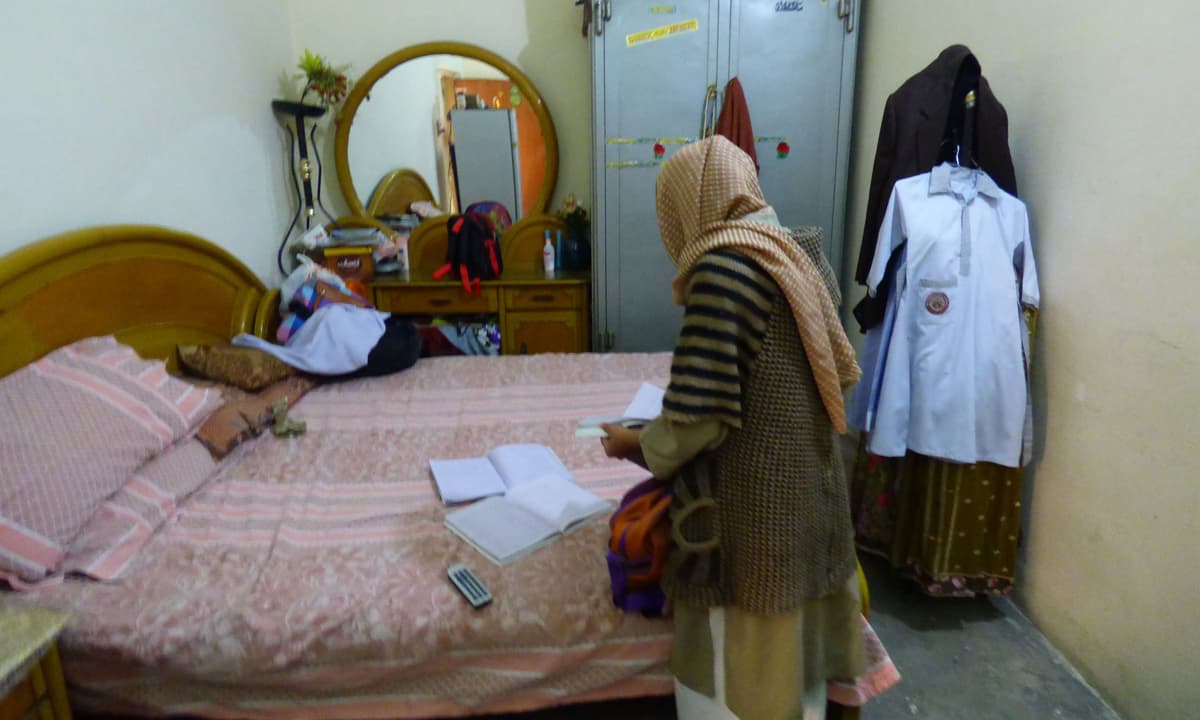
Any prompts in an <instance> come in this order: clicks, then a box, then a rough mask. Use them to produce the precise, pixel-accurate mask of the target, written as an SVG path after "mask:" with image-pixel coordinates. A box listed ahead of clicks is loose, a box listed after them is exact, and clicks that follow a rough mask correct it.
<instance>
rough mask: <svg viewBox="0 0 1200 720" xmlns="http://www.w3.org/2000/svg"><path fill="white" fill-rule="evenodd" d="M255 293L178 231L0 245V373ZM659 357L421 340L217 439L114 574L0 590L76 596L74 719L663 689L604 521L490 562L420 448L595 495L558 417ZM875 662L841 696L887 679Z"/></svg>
mask: <svg viewBox="0 0 1200 720" xmlns="http://www.w3.org/2000/svg"><path fill="white" fill-rule="evenodd" d="M276 298H277V295H273V294H272V293H271V291H269V290H267V289H266V288H265V287H264V286H263V284H262V283H261V282H260V281H259V280H258V279H257V278H256V277H255V276H254V275H253V274H252V273H251V272H250V271H249V270H248V269H247V268H246V267H245V266H244V265H242V263H240V262H239V261H238V260H236V259H235V258H233V257H232V256H231V255H229V254H228V253H226V252H224V251H223V250H220V249H219V248H216V247H215V246H213V245H211V244H210V243H208V242H206V241H204V240H202V239H200V238H198V237H195V236H192V235H187V234H184V233H179V232H176V231H172V230H168V229H165V228H159V227H149V226H130V225H125V226H111V227H101V228H93V229H88V230H81V231H78V232H72V233H66V234H64V235H60V236H57V237H53V238H50V239H48V240H45V241H42V242H39V243H35V244H32V245H30V246H27V247H25V248H22V249H20V250H18V251H16V252H14V253H12V254H10V255H8V256H7V257H3V258H0V338H3V340H2V341H0V342H2V343H3V347H4V352H3V353H0V355H2V357H0V375H3V374H7V373H9V372H12V371H13V370H14V369H17V368H19V367H20V366H22V365H24V364H26V363H28V362H30V361H32V360H34V359H36V358H38V357H40V356H41V355H43V354H45V353H46V352H48V351H50V350H53V349H55V348H56V347H59V346H62V345H64V344H67V343H70V342H72V341H74V340H78V339H81V338H84V337H88V336H94V335H102V334H109V333H112V334H115V335H116V336H117V337H118V338H119V339H121V340H122V341H124V342H125V343H127V344H129V345H132V346H133V347H134V348H135V349H137V350H138V351H139V352H141V353H143V354H145V355H147V356H153V357H165V358H171V356H172V354H173V353H172V350H173V348H174V347H175V345H176V344H177V343H182V342H189V343H191V342H210V343H211V342H221V341H225V340H227V339H228V338H230V337H231V336H232V335H234V334H237V333H240V332H257V333H258V334H260V335H265V334H266V331H267V330H268V329H269V328H270V327H271V325H272V323H273V322H274V316H275V304H276ZM669 366H670V356H669V355H668V354H656V355H615V354H577V355H553V354H551V355H537V356H519V357H500V358H433V359H429V360H423V361H421V362H419V363H418V364H417V366H415V367H414V368H412V369H411V370H408V371H405V372H404V373H400V374H398V375H393V376H388V377H385V378H372V379H360V380H353V381H348V382H343V383H334V384H328V385H324V386H321V387H318V388H317V389H316V390H314V391H312V392H311V393H309V395H307V396H306V397H305V398H304V399H303V400H302V401H301V402H300V403H299V405H298V406H297V407H296V408H294V414H296V415H298V416H300V417H301V418H302V419H305V420H306V421H307V422H308V433H307V434H306V435H305V436H303V437H301V438H299V439H296V440H290V441H289V440H280V439H277V438H274V437H273V436H271V435H270V434H269V433H267V434H264V435H263V436H261V437H259V438H257V439H255V440H252V441H250V442H248V443H247V444H245V445H243V446H242V447H240V448H238V449H237V450H236V451H235V452H234V453H233V454H232V455H230V456H229V457H227V458H226V459H225V460H224V461H222V462H221V464H220V465H219V466H218V468H217V470H216V472H215V474H214V475H213V477H212V478H211V479H210V481H209V482H208V484H206V485H205V486H203V487H202V488H201V489H200V490H198V491H197V492H196V493H195V495H193V496H192V497H191V498H189V499H188V500H186V501H185V502H184V503H183V504H182V505H181V513H180V514H179V516H178V517H177V519H175V520H173V521H171V522H168V523H167V524H166V525H165V526H164V527H163V528H162V529H161V530H160V531H159V532H158V533H157V534H155V535H154V536H153V537H151V539H150V540H149V541H148V542H147V544H146V545H145V546H144V547H143V548H142V549H141V550H140V551H139V552H138V555H137V556H136V557H135V558H134V560H133V562H132V564H131V565H130V566H129V568H128V569H127V570H126V572H125V573H124V574H122V576H121V577H119V578H118V579H117V580H116V581H113V582H104V583H99V582H92V581H86V580H79V579H73V578H68V579H66V580H64V581H62V582H58V583H53V584H49V586H48V587H46V588H45V589H39V590H37V591H35V592H32V593H24V594H12V593H9V594H5V593H0V604H4V603H32V604H37V605H45V606H49V607H55V608H58V609H62V610H66V611H68V612H71V613H72V614H73V619H72V621H71V623H70V625H69V626H68V628H67V630H66V632H65V633H64V635H63V636H62V638H61V641H60V648H61V652H62V657H63V664H64V668H65V672H66V678H67V683H68V686H69V688H70V691H71V695H72V702H73V703H75V704H76V709H77V710H80V709H81V710H85V711H88V712H93V713H105V714H117V715H143V716H161V715H178V714H184V715H193V716H204V717H222V718H225V717H228V718H233V717H261V718H283V717H286V718H312V719H316V718H385V717H386V718H429V717H450V716H466V715H477V714H486V713H495V712H513V711H526V710H533V709H538V708H544V707H550V706H555V705H563V704H568V703H577V702H585V701H598V700H610V699H618V698H631V697H641V696H648V695H665V694H669V693H670V692H671V688H672V681H671V676H670V673H669V671H668V669H667V658H668V654H669V650H670V643H671V634H670V624H669V622H667V621H664V620H653V619H648V618H644V617H641V616H639V615H635V614H626V613H622V612H620V611H618V610H616V609H615V608H614V607H613V605H612V602H611V598H610V591H609V585H608V572H607V567H606V565H605V560H604V553H603V548H604V546H605V545H606V542H607V534H608V533H607V526H606V525H605V524H604V523H593V524H590V525H588V526H585V527H584V528H582V529H580V530H579V531H577V532H573V533H571V534H569V535H568V536H565V537H563V538H560V539H559V540H557V541H556V542H554V543H552V544H551V545H549V546H547V547H545V548H542V549H541V550H539V551H537V552H535V553H533V554H532V555H530V556H528V557H527V558H524V559H522V560H521V561H518V562H516V563H513V564H511V565H507V566H504V567H497V566H493V565H490V564H489V563H488V562H487V561H486V560H485V559H483V557H482V556H480V555H478V554H477V553H476V552H475V551H473V550H472V549H471V548H470V547H468V546H467V545H466V544H465V543H463V542H461V541H459V540H457V539H456V538H454V537H453V536H452V535H451V534H450V533H449V532H448V531H446V530H445V528H444V527H443V526H442V519H443V517H444V514H445V512H446V508H445V507H444V506H443V505H442V504H441V503H440V501H439V500H438V498H437V496H436V493H435V491H434V489H433V487H432V483H431V480H430V476H429V472H428V467H427V463H428V460H429V458H431V457H472V456H482V455H484V454H486V453H487V452H488V450H490V449H491V448H492V447H495V446H496V445H499V444H504V443H513V442H541V443H544V444H547V445H549V446H550V447H552V448H553V449H554V451H555V452H556V453H557V454H558V455H559V456H560V457H561V458H562V459H563V461H564V463H565V464H566V465H567V467H568V468H570V469H571V471H572V472H573V473H574V475H575V477H576V479H577V481H578V482H579V483H580V484H581V485H582V486H583V487H585V488H588V489H589V490H591V491H592V492H594V493H596V494H598V495H601V496H602V497H606V498H608V499H610V500H613V501H615V500H617V499H619V498H620V497H621V495H622V494H623V493H624V492H625V491H626V490H627V489H628V488H629V487H631V486H632V485H634V484H636V483H637V482H639V481H640V480H642V479H644V478H645V476H646V475H645V472H644V471H643V470H641V469H640V468H638V467H636V466H634V465H632V464H630V463H622V462H618V461H613V460H611V459H608V458H606V457H604V454H603V452H602V450H601V449H600V447H599V444H598V443H595V442H587V443H585V442H581V441H579V440H577V439H576V438H575V437H574V429H575V425H576V423H577V421H578V418H579V417H581V416H586V415H601V414H614V415H615V414H618V413H619V412H620V411H621V408H622V407H623V406H624V405H625V403H626V402H627V401H628V398H629V397H630V396H632V394H633V392H634V391H635V390H636V388H637V387H638V386H639V385H640V383H641V382H642V381H645V380H649V381H652V382H659V383H662V382H665V380H666V377H667V375H668V372H669ZM454 563H465V564H467V565H468V566H469V567H471V568H472V569H473V570H474V571H475V572H476V573H477V574H478V575H479V576H480V578H481V579H482V580H483V582H484V583H485V584H486V585H487V586H488V587H489V589H491V590H492V592H493V594H494V595H495V596H496V602H494V603H493V604H492V605H491V606H489V608H487V609H486V610H484V611H482V612H475V611H472V610H471V609H470V608H469V607H468V606H467V605H466V603H464V602H462V600H461V598H459V597H458V596H457V595H456V594H455V593H454V591H453V590H452V589H451V587H450V585H449V583H448V582H447V581H446V580H445V577H444V573H445V568H446V567H448V566H449V565H451V564H454ZM860 577H861V575H860ZM871 637H872V638H874V635H873V633H872V634H871ZM874 642H875V643H876V645H878V642H877V640H874ZM877 656H878V657H877V659H878V663H877V665H876V666H873V668H872V672H871V675H869V676H867V677H866V678H865V679H860V680H859V682H858V683H857V684H848V685H846V686H845V687H844V688H841V689H840V692H841V693H842V694H841V695H840V697H843V698H845V697H850V698H854V697H859V698H860V699H861V698H862V697H868V696H870V695H871V694H873V693H875V692H877V691H880V690H882V689H885V688H886V687H887V686H890V684H891V683H894V682H895V669H894V667H892V666H891V663H890V660H888V659H887V657H886V654H884V653H882V648H881V646H880V647H879V652H878V653H877ZM864 692H865V693H866V694H865V695H863V693H864ZM830 697H831V699H836V696H835V688H834V687H833V684H831V695H830Z"/></svg>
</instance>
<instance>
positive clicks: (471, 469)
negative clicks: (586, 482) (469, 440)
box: [429, 445, 610, 565]
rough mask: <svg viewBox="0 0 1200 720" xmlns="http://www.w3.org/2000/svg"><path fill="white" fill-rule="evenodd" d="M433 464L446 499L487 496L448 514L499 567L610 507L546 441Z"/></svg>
mask: <svg viewBox="0 0 1200 720" xmlns="http://www.w3.org/2000/svg"><path fill="white" fill-rule="evenodd" d="M429 466H430V468H431V469H432V470H433V477H434V480H435V482H436V483H437V486H438V491H439V492H440V493H441V494H442V500H444V501H445V502H447V503H455V502H464V501H467V500H474V499H476V498H481V497H482V498H485V499H484V500H482V501H480V502H478V503H475V504H474V505H471V506H469V507H465V508H462V509H461V510H455V511H454V512H452V513H450V514H448V515H446V527H448V528H450V530H451V531H452V532H454V533H455V534H456V535H458V536H459V537H461V538H462V539H463V540H465V541H467V542H468V543H469V544H470V545H471V546H472V547H474V548H475V549H476V550H478V551H479V552H481V553H483V554H484V555H485V556H486V557H487V558H488V559H489V560H491V561H492V562H494V563H496V564H498V565H504V564H505V563H508V562H512V561H513V560H516V559H517V558H519V557H521V556H522V555H525V554H526V553H528V552H530V551H532V550H535V549H537V548H539V547H541V546H542V545H544V544H546V543H547V542H549V541H551V540H553V539H554V538H555V537H557V536H559V535H561V534H563V533H567V532H570V531H571V530H573V529H575V528H576V527H578V526H580V525H582V524H584V523H585V522H587V521H588V520H591V519H592V518H594V517H596V516H597V515H600V514H602V513H604V512H606V511H608V509H609V508H610V504H609V503H608V502H607V501H606V500H603V499H601V498H599V497H596V496H595V495H593V494H592V493H590V492H588V491H587V490H584V489H583V488H581V487H579V486H578V485H576V484H575V479H574V478H573V477H572V476H571V473H570V471H569V470H567V468H566V467H565V466H564V465H563V464H562V462H561V461H560V460H559V459H558V456H557V455H555V454H554V451H553V450H551V449H550V448H548V447H546V446H545V445H501V446H500V447H497V448H496V449H494V450H492V451H491V452H490V453H488V455H487V457H482V458H467V459H463V460H430V461H429Z"/></svg>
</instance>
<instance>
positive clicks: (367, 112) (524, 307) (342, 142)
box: [334, 42, 591, 355]
mask: <svg viewBox="0 0 1200 720" xmlns="http://www.w3.org/2000/svg"><path fill="white" fill-rule="evenodd" d="M472 113H475V115H472ZM455 118H457V119H458V120H457V123H456V121H455ZM468 118H469V119H470V120H471V121H472V122H471V123H470V128H469V131H470V132H471V133H473V134H474V135H473V136H472V137H470V138H468V137H467V132H468V124H467V123H466V122H465V120H466V119H468ZM477 120H478V121H479V122H476V121H477ZM489 124H495V125H497V126H498V128H499V129H498V130H497V131H496V132H493V133H492V134H491V135H489V134H488V132H491V131H490V130H489V129H488V128H487V127H481V128H477V127H476V126H477V125H479V126H487V125H489ZM492 130H495V128H493V129H492ZM334 162H335V166H336V169H337V176H338V182H339V184H340V186H341V189H342V194H343V195H344V197H345V199H346V204H347V206H348V207H349V208H350V212H351V217H347V218H341V219H339V220H338V221H337V223H336V225H338V226H342V227H379V228H381V229H384V230H387V231H389V232H390V231H391V230H390V228H389V227H388V226H387V225H385V224H384V223H383V222H382V218H383V216H385V215H389V214H395V213H397V212H405V211H407V210H408V209H409V207H410V206H411V204H412V202H414V201H418V200H420V201H425V202H429V203H430V204H432V205H434V206H436V207H438V208H440V209H442V210H444V211H445V212H447V213H449V214H455V213H459V212H461V211H462V210H463V209H464V208H465V207H466V206H468V205H470V204H471V203H473V202H479V201H502V202H504V204H505V206H506V207H507V208H508V210H509V212H510V214H511V216H512V219H513V221H514V222H513V224H512V226H511V227H509V228H508V229H507V230H505V231H504V233H503V235H502V236H501V238H500V249H501V253H502V256H503V259H504V271H503V272H502V273H501V276H500V277H499V278H498V279H496V280H491V281H485V282H483V283H482V284H481V286H480V287H479V288H478V291H473V292H468V291H467V290H466V289H465V288H463V286H462V285H461V284H459V283H457V282H454V281H452V280H449V279H446V280H434V279H433V272H434V270H436V269H437V268H438V267H440V266H441V265H442V264H443V262H444V261H445V257H446V242H447V232H446V217H444V216H443V217H433V218H430V219H428V220H425V221H424V222H423V223H421V224H420V225H419V226H418V227H417V228H416V229H415V230H414V231H413V232H412V234H411V236H410V238H409V243H408V253H409V271H408V272H407V273H404V274H396V273H392V274H387V273H380V274H377V275H376V276H375V279H374V280H373V281H372V282H371V283H369V286H368V291H369V293H370V294H371V296H372V297H371V299H372V301H373V302H374V304H375V306H376V307H378V308H379V309H380V310H384V311H386V312H391V313H394V314H398V315H407V316H413V317H425V318H427V317H431V316H439V317H446V318H455V317H478V316H481V315H487V316H491V317H495V318H496V319H497V320H498V324H499V326H500V337H501V352H502V353H503V354H506V355H515V354H533V353H543V352H586V351H587V350H588V349H589V346H590V340H591V328H590V318H591V289H590V286H591V273H590V272H588V271H583V272H575V273H570V272H562V271H558V272H554V273H549V274H547V273H545V272H544V271H543V270H542V246H543V243H544V237H545V233H546V232H547V231H549V232H550V235H551V237H555V236H556V234H557V233H558V232H560V231H562V232H564V233H565V231H566V228H565V226H564V224H563V222H562V220H560V219H559V218H558V217H556V216H554V215H549V214H547V213H546V208H547V206H548V205H549V202H550V198H551V196H552V195H553V192H554V185H555V182H556V180H557V176H558V140H557V135H556V133H555V129H554V122H553V120H552V119H551V117H550V113H549V110H547V108H546V104H545V102H544V101H543V100H542V98H541V95H540V94H539V93H538V91H537V88H535V87H534V86H533V83H532V82H531V81H530V80H529V78H528V77H526V76H525V74H524V73H522V72H521V71H520V69H518V68H517V67H516V66H515V65H513V64H512V63H510V62H508V61H507V60H505V59H504V58H502V57H500V56H499V55H496V54H495V53H492V52H490V51H488V50H485V49H483V48H480V47H477V46H475V45H470V44H467V43H458V42H435V43H424V44H420V45H414V46H412V47H409V48H405V49H403V50H400V51H398V52H395V53H392V54H391V55H388V56H387V57H385V58H383V59H382V60H380V61H379V62H377V63H376V64H375V65H374V66H372V67H371V68H370V69H369V70H367V72H366V73H364V74H363V76H362V78H361V79H360V80H359V81H358V82H357V83H356V84H355V85H354V88H353V89H352V90H351V92H350V94H349V95H348V96H347V98H346V102H345V105H344V106H343V108H342V111H341V114H340V116H339V118H338V122H337V131H336V135H335V137H334ZM364 197H365V198H367V201H366V202H365V203H364V202H363V198H364ZM501 198H503V199H504V200H500V199H501Z"/></svg>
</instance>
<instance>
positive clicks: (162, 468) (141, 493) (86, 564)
mask: <svg viewBox="0 0 1200 720" xmlns="http://www.w3.org/2000/svg"><path fill="white" fill-rule="evenodd" d="M216 466H217V462H216V460H214V459H213V456H212V455H211V454H210V453H209V452H208V450H207V449H206V448H205V447H204V445H202V444H201V443H200V441H199V440H196V439H195V438H191V439H187V440H183V441H180V442H178V443H175V444H174V445H172V446H171V448H170V449H169V450H167V451H166V452H165V453H163V454H162V455H159V456H158V457H156V458H154V459H153V460H151V461H150V462H148V463H146V464H145V465H143V466H142V467H141V468H140V469H139V470H138V471H137V472H135V473H134V474H133V476H132V477H131V478H129V480H127V481H126V482H125V484H124V485H123V486H122V487H121V489H120V490H118V491H117V492H116V494H115V495H113V496H112V497H110V498H109V499H108V500H106V501H105V502H104V504H103V505H101V506H100V509H99V510H98V511H97V512H96V514H95V515H93V516H92V518H91V520H89V521H88V522H87V524H86V525H84V526H83V530H81V531H80V532H79V534H78V535H76V536H75V539H74V540H72V541H71V547H70V548H69V549H68V550H67V556H66V558H65V559H64V560H63V562H62V572H63V573H64V574H66V573H76V574H80V575H87V576H88V577H91V578H94V579H96V580H111V579H113V578H115V577H117V576H118V575H120V574H121V572H123V571H124V570H125V568H126V567H128V566H129V563H130V562H131V561H132V560H133V558H134V556H135V555H136V554H137V551H138V550H141V548H142V546H143V545H145V544H146V541H147V540H149V539H150V537H151V536H152V535H154V533H155V532H156V531H157V530H158V529H159V528H160V527H161V526H162V525H163V524H164V523H166V522H168V521H169V520H171V519H172V518H174V517H175V511H176V509H177V508H178V507H179V506H180V504H182V503H183V501H184V500H186V499H187V498H188V497H189V496H191V494H192V493H193V492H195V491H196V490H197V489H199V488H200V486H202V485H203V484H204V483H205V481H207V480H208V479H209V478H211V477H212V476H213V470H214V469H215V468H216Z"/></svg>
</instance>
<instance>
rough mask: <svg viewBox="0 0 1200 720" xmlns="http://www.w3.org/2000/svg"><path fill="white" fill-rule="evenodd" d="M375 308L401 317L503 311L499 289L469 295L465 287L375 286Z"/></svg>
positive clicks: (484, 290)
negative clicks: (498, 294)
mask: <svg viewBox="0 0 1200 720" xmlns="http://www.w3.org/2000/svg"><path fill="white" fill-rule="evenodd" d="M374 294H375V307H377V308H379V309H380V310H382V311H384V312H393V313H397V314H401V315H441V314H447V313H456V314H461V313H494V312H496V311H498V310H499V309H500V302H499V298H498V297H497V292H496V288H488V287H485V288H483V291H482V292H481V293H480V294H478V295H475V294H467V293H466V292H465V291H464V290H463V289H462V287H460V286H457V285H447V286H446V287H396V286H392V287H389V286H386V285H384V286H379V285H377V286H375V291H374Z"/></svg>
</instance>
